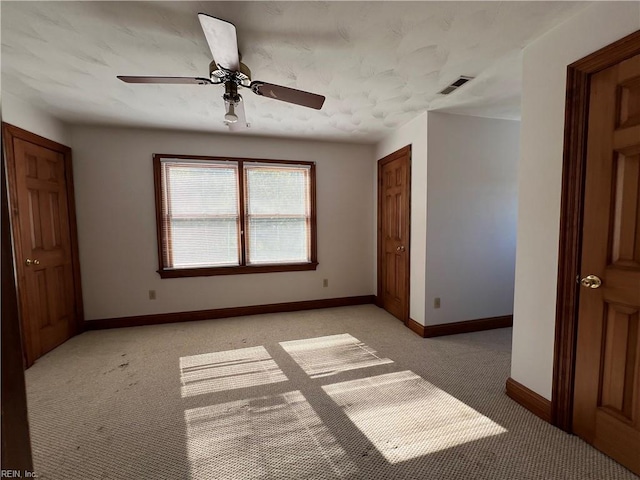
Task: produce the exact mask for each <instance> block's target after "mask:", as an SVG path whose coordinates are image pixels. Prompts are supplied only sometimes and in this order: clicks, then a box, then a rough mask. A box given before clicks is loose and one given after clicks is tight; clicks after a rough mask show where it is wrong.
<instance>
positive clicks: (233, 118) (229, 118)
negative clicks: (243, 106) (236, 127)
mask: <svg viewBox="0 0 640 480" xmlns="http://www.w3.org/2000/svg"><path fill="white" fill-rule="evenodd" d="M224 121H225V122H228V123H236V122H237V121H238V116H237V115H236V112H235V106H234V105H233V103H229V110H228V111H227V113H226V114H225V116H224Z"/></svg>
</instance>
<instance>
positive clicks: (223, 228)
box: [161, 159, 240, 268]
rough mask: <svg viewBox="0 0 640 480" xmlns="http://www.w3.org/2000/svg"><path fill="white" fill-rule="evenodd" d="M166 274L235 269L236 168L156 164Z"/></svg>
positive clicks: (237, 254)
mask: <svg viewBox="0 0 640 480" xmlns="http://www.w3.org/2000/svg"><path fill="white" fill-rule="evenodd" d="M161 175H162V222H163V223H162V229H163V239H164V240H163V243H164V245H163V254H164V256H165V258H164V260H165V265H166V266H167V267H168V268H194V267H219V266H232V265H239V264H240V241H239V230H240V228H239V227H240V225H239V223H240V215H239V202H238V189H239V187H238V164H237V162H216V161H189V160H187V161H184V160H174V159H163V160H162V168H161Z"/></svg>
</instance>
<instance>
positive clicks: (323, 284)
mask: <svg viewBox="0 0 640 480" xmlns="http://www.w3.org/2000/svg"><path fill="white" fill-rule="evenodd" d="M322 286H323V287H328V286H329V279H328V278H325V279H324V280H322Z"/></svg>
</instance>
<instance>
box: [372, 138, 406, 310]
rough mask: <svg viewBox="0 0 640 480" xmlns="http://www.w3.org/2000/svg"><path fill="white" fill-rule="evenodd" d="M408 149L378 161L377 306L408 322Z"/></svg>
mask: <svg viewBox="0 0 640 480" xmlns="http://www.w3.org/2000/svg"><path fill="white" fill-rule="evenodd" d="M410 167H411V147H410V146H407V147H404V148H402V149H400V150H398V151H397V152H395V153H392V154H391V155H389V156H387V157H385V158H383V159H382V160H380V161H379V162H378V303H379V305H380V306H381V307H382V308H384V309H385V310H387V311H388V312H389V313H391V314H392V315H394V316H395V317H397V318H399V319H400V320H402V321H403V322H404V323H407V322H408V320H409V231H410V229H409V226H410V191H411V171H410V170H411V168H410Z"/></svg>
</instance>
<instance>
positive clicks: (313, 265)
mask: <svg viewBox="0 0 640 480" xmlns="http://www.w3.org/2000/svg"><path fill="white" fill-rule="evenodd" d="M163 159H175V160H198V161H216V162H233V163H236V164H237V165H238V202H239V205H238V207H239V209H238V211H239V220H238V224H239V232H238V239H239V245H238V248H239V250H240V265H232V266H221V267H188V268H173V267H169V266H168V265H166V264H165V256H164V244H165V239H164V237H163V231H162V225H163V220H164V219H163V215H162V199H163V198H162V197H163V188H162V164H161V162H162V160H163ZM245 162H247V163H266V164H275V165H291V166H295V165H300V166H308V167H309V204H310V212H309V213H310V214H309V229H310V232H309V254H310V261H309V262H303V263H275V264H260V265H248V264H247V252H248V248H249V239H248V231H249V229H248V220H247V215H246V201H247V199H246V183H245V182H246V179H245V174H244V163H245ZM153 183H154V191H155V204H156V235H157V238H156V240H157V250H158V270H157V273H158V274H159V275H160V277H161V278H184V277H209V276H215V275H239V274H246V273H273V272H299V271H307V270H316V269H317V267H318V242H317V215H316V164H315V162H304V161H296V160H270V159H263V158H239V157H211V156H204V155H172V154H165V153H154V154H153ZM170 241H171V239H170V238H168V239H167V242H170Z"/></svg>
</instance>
